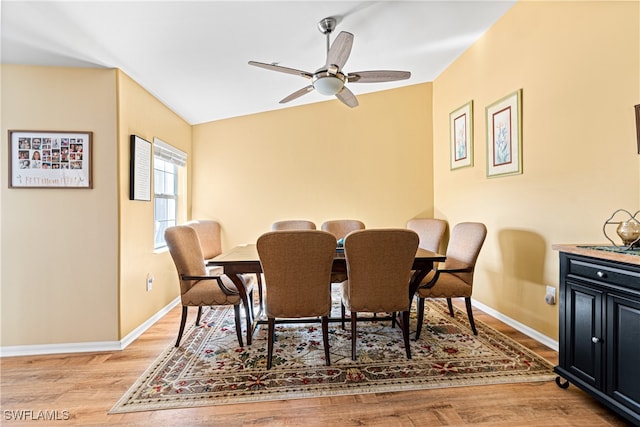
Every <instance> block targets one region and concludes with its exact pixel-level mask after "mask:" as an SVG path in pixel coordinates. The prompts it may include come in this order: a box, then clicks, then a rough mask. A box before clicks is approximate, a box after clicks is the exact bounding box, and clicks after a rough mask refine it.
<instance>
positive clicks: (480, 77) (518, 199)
mask: <svg viewBox="0 0 640 427" xmlns="http://www.w3.org/2000/svg"><path fill="white" fill-rule="evenodd" d="M520 88H522V89H523V124H522V127H523V132H524V135H523V154H524V174H522V175H518V176H510V177H501V178H492V179H487V178H486V177H485V173H486V126H485V120H486V118H485V110H484V109H485V107H486V106H487V105H489V104H491V103H492V102H494V101H496V100H498V99H500V98H501V97H503V96H505V95H507V94H508V93H510V92H512V91H515V90H517V89H520ZM433 99H434V103H433V111H434V171H435V190H434V192H435V206H436V211H437V212H436V215H437V216H439V217H443V218H446V219H447V220H448V221H449V222H450V223H451V224H455V223H457V222H460V221H466V220H474V221H482V222H484V223H486V225H487V227H488V229H489V234H488V237H487V240H486V243H485V247H484V249H483V251H482V253H481V256H480V259H479V265H478V269H477V270H476V276H475V279H476V285H475V288H474V298H475V299H477V300H479V301H480V302H482V303H484V304H485V305H487V306H490V307H491V308H493V309H495V310H497V311H498V312H500V313H502V314H504V315H507V316H509V317H511V318H513V319H515V320H517V321H519V322H521V323H523V324H525V325H527V326H529V327H531V328H533V329H535V330H537V331H538V332H541V333H542V334H544V335H547V336H549V337H554V338H557V330H558V313H557V306H549V305H546V304H545V303H544V293H545V285H546V284H552V285H556V286H557V284H558V254H557V253H556V252H554V251H553V250H552V249H551V245H552V244H553V243H597V242H606V239H605V238H604V236H603V234H602V225H603V223H604V221H605V220H606V219H607V218H608V217H609V215H610V214H611V213H612V212H613V211H614V210H616V209H618V208H626V209H628V210H631V211H632V212H633V211H636V210H637V209H639V208H640V179H639V176H640V174H639V172H640V156H638V154H637V149H636V148H637V145H636V137H635V123H634V117H633V105H634V104H638V103H640V3H639V2H637V1H636V2H613V1H608V2H529V1H526V2H519V3H517V4H516V5H515V6H514V7H513V8H512V9H511V10H510V11H509V12H507V14H506V15H505V16H504V17H503V18H502V19H500V20H499V21H498V22H497V23H496V24H495V25H494V26H493V27H492V28H491V29H490V30H489V31H488V32H487V33H486V34H485V35H484V36H483V37H482V38H481V39H480V41H478V42H477V43H476V44H475V45H474V46H473V47H471V48H470V49H469V50H467V51H466V52H465V53H464V54H463V55H462V56H461V57H460V58H459V59H458V60H457V61H455V63H454V64H453V65H451V66H450V67H449V68H447V70H445V72H444V73H442V74H441V75H440V76H439V77H438V78H437V79H436V80H435V82H434V96H433ZM469 100H473V101H474V109H475V126H474V135H475V167H473V168H467V169H460V170H454V171H450V170H449V130H448V114H449V112H451V111H453V110H454V109H455V108H457V107H458V106H460V105H462V104H464V103H465V102H467V101H469Z"/></svg>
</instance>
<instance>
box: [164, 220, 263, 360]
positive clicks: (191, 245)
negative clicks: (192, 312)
mask: <svg viewBox="0 0 640 427" xmlns="http://www.w3.org/2000/svg"><path fill="white" fill-rule="evenodd" d="M164 237H165V240H166V242H167V246H168V248H169V253H170V254H171V258H173V262H174V264H175V266H176V270H177V272H178V278H179V280H180V299H181V301H182V318H181V320H180V329H179V331H178V339H177V340H176V344H175V346H176V347H178V346H179V345H180V340H181V339H182V333H183V332H184V327H185V324H186V321H187V311H188V307H191V306H195V307H198V316H197V318H196V325H199V324H200V317H201V315H202V307H205V306H214V305H233V310H234V314H235V325H236V334H237V336H238V344H240V347H242V346H243V344H242V327H241V324H240V303H241V302H242V301H241V298H240V293H239V292H238V289H237V288H236V285H235V284H234V283H233V281H231V279H230V278H229V277H227V276H226V275H209V274H208V273H207V268H206V266H205V263H204V255H203V254H202V249H201V247H200V240H199V239H198V235H197V234H196V231H195V230H194V229H193V228H192V227H190V226H186V225H178V226H174V227H169V228H167V229H166V230H165V233H164ZM246 292H247V294H248V295H252V294H253V289H252V287H251V285H248V286H247V287H246ZM247 313H248V311H247Z"/></svg>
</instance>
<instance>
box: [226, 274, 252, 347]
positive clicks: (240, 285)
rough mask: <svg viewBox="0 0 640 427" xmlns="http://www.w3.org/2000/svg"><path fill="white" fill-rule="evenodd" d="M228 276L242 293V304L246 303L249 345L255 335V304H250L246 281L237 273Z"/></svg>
mask: <svg viewBox="0 0 640 427" xmlns="http://www.w3.org/2000/svg"><path fill="white" fill-rule="evenodd" d="M227 276H229V278H230V279H231V281H233V283H234V284H235V285H236V288H237V289H238V293H239V294H240V299H241V300H242V304H243V305H244V312H245V317H246V320H247V345H251V338H252V336H253V319H252V316H251V307H252V306H253V301H251V306H250V305H249V303H250V302H249V297H248V295H247V290H246V289H245V287H244V283H243V281H242V279H241V278H240V277H238V275H237V274H229V273H227Z"/></svg>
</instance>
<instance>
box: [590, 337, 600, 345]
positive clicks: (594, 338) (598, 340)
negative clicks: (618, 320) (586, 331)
mask: <svg viewBox="0 0 640 427" xmlns="http://www.w3.org/2000/svg"><path fill="white" fill-rule="evenodd" d="M591 342H592V343H594V344H598V343H599V342H600V338H598V337H591Z"/></svg>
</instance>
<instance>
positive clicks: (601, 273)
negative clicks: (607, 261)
mask: <svg viewBox="0 0 640 427" xmlns="http://www.w3.org/2000/svg"><path fill="white" fill-rule="evenodd" d="M596 275H597V276H598V277H599V278H601V279H602V278H605V277H607V273H605V272H603V271H598V272H597V273H596Z"/></svg>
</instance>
